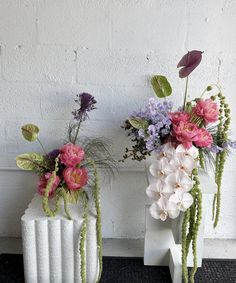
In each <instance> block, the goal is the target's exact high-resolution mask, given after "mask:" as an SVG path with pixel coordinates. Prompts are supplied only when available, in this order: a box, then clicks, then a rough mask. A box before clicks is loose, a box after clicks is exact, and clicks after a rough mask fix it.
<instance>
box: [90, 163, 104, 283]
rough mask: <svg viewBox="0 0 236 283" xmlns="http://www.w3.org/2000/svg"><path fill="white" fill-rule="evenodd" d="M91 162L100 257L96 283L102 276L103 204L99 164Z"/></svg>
mask: <svg viewBox="0 0 236 283" xmlns="http://www.w3.org/2000/svg"><path fill="white" fill-rule="evenodd" d="M90 162H91V165H92V167H93V170H94V172H93V175H94V180H93V181H94V182H93V198H94V203H95V209H96V215H97V219H96V232H97V247H98V258H99V273H98V277H97V280H96V283H99V282H100V279H101V276H102V228H101V227H102V215H101V204H100V187H99V180H98V171H97V166H96V164H95V162H94V161H93V160H91V161H90Z"/></svg>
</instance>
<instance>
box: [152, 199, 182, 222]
mask: <svg viewBox="0 0 236 283" xmlns="http://www.w3.org/2000/svg"><path fill="white" fill-rule="evenodd" d="M149 211H150V214H151V216H152V217H153V218H155V219H161V220H162V221H165V220H166V219H167V218H168V217H170V218H172V219H173V218H176V217H178V216H179V209H178V207H177V205H176V204H175V203H174V202H170V201H169V200H168V199H167V198H165V197H161V198H160V199H159V200H158V201H157V202H154V203H153V204H152V205H151V206H150V208H149Z"/></svg>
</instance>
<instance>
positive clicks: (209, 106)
mask: <svg viewBox="0 0 236 283" xmlns="http://www.w3.org/2000/svg"><path fill="white" fill-rule="evenodd" d="M193 113H194V114H195V115H197V116H199V117H201V118H202V119H203V120H204V121H205V123H206V124H209V123H214V122H216V121H217V120H218V116H219V109H218V105H217V103H215V102H214V101H213V100H211V99H206V100H203V99H200V100H198V102H197V104H196V106H195V107H194V108H193Z"/></svg>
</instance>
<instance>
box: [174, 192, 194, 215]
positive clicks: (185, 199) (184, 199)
mask: <svg viewBox="0 0 236 283" xmlns="http://www.w3.org/2000/svg"><path fill="white" fill-rule="evenodd" d="M169 201H172V202H174V203H175V204H176V205H177V207H178V208H179V210H180V211H186V210H187V209H188V208H189V207H190V206H191V205H192V204H193V197H192V195H191V194H189V193H185V192H183V191H180V190H177V191H176V192H175V193H174V194H172V195H171V196H170V198H169Z"/></svg>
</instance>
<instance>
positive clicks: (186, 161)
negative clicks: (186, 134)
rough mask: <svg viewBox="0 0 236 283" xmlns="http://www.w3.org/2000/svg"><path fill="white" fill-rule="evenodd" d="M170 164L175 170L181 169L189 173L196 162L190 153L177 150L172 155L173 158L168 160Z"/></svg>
mask: <svg viewBox="0 0 236 283" xmlns="http://www.w3.org/2000/svg"><path fill="white" fill-rule="evenodd" d="M170 164H171V165H173V166H174V167H175V168H176V169H177V170H183V171H185V172H186V173H188V175H190V174H191V173H192V171H193V169H194V168H195V167H196V166H197V162H196V161H195V160H194V159H193V157H191V156H190V155H185V153H182V152H179V153H176V154H175V155H174V158H173V159H172V160H170Z"/></svg>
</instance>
